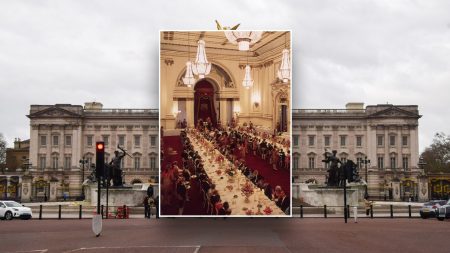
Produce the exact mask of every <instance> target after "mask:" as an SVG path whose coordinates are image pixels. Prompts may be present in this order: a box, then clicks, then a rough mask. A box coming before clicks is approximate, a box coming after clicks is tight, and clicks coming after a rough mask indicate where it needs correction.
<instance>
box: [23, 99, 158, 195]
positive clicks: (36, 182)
mask: <svg viewBox="0 0 450 253" xmlns="http://www.w3.org/2000/svg"><path fill="white" fill-rule="evenodd" d="M27 117H28V118H30V147H29V165H28V166H27V168H25V171H24V172H23V173H22V174H23V175H22V177H21V198H22V201H30V200H35V201H39V200H49V201H55V200H58V199H61V198H62V196H63V195H66V196H68V197H69V198H71V199H73V198H77V197H79V196H81V190H82V182H83V180H84V179H86V178H87V176H89V175H90V174H91V172H92V170H91V169H90V168H91V165H92V164H93V163H95V143H96V142H97V141H104V142H105V146H106V148H105V161H106V162H109V161H110V160H111V158H112V157H113V156H114V151H115V150H117V146H118V145H120V146H121V147H124V148H125V149H126V150H127V152H128V153H129V154H130V156H126V157H125V158H124V159H123V162H122V169H123V171H124V181H125V184H133V183H146V182H149V181H153V182H158V166H159V160H158V146H159V143H158V141H159V138H158V110H154V109H104V108H103V106H102V104H101V103H96V102H93V103H85V105H84V106H81V105H70V104H56V105H31V107H30V114H29V115H27ZM82 161H85V162H84V163H82Z"/></svg>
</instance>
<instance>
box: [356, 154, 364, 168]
mask: <svg viewBox="0 0 450 253" xmlns="http://www.w3.org/2000/svg"><path fill="white" fill-rule="evenodd" d="M362 165H363V159H362V157H357V158H356V166H358V169H361V168H362Z"/></svg>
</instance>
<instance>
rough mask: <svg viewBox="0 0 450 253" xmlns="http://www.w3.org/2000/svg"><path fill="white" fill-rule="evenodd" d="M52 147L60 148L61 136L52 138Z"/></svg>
mask: <svg viewBox="0 0 450 253" xmlns="http://www.w3.org/2000/svg"><path fill="white" fill-rule="evenodd" d="M52 145H53V146H58V145H59V135H53V136H52Z"/></svg>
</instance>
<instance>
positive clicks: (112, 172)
mask: <svg viewBox="0 0 450 253" xmlns="http://www.w3.org/2000/svg"><path fill="white" fill-rule="evenodd" d="M117 148H118V149H120V150H121V151H122V152H120V151H118V150H116V151H114V155H115V156H114V157H113V159H111V162H109V164H108V165H107V166H106V171H107V173H108V174H109V175H107V178H108V179H107V181H108V182H106V183H107V184H108V185H111V179H112V181H113V186H114V187H121V186H123V177H122V169H121V168H120V164H121V162H122V159H123V158H124V157H125V155H128V156H129V157H131V155H129V154H128V153H127V152H126V150H125V149H123V148H121V147H120V146H119V145H117Z"/></svg>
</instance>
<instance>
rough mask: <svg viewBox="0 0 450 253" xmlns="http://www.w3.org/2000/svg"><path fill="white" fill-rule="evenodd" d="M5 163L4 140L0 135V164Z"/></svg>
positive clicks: (0, 134)
mask: <svg viewBox="0 0 450 253" xmlns="http://www.w3.org/2000/svg"><path fill="white" fill-rule="evenodd" d="M4 163H6V140H5V138H4V137H3V134H2V133H0V164H4Z"/></svg>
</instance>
